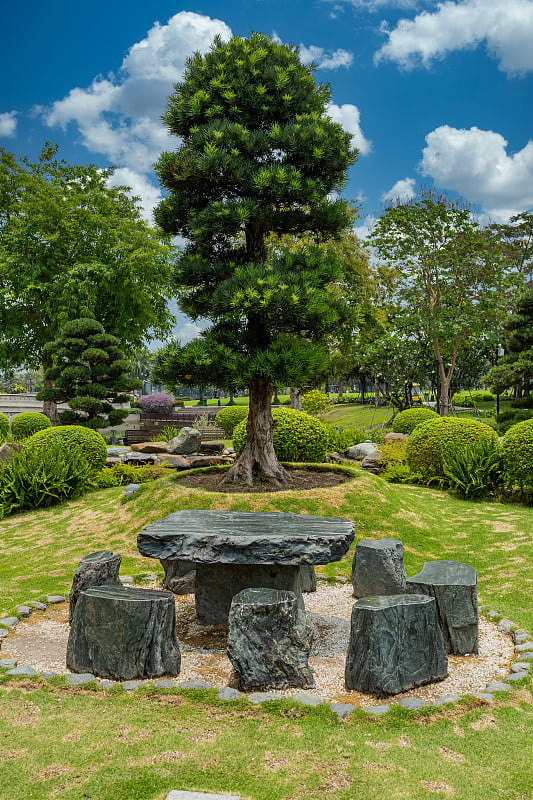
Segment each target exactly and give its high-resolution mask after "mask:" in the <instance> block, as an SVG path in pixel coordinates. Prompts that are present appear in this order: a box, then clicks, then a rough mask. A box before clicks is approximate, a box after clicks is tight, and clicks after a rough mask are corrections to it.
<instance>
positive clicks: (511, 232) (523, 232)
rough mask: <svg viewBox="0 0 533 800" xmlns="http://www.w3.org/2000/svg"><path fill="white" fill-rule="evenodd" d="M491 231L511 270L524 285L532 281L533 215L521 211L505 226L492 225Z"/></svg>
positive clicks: (529, 212)
mask: <svg viewBox="0 0 533 800" xmlns="http://www.w3.org/2000/svg"><path fill="white" fill-rule="evenodd" d="M490 229H491V231H493V232H494V234H495V235H496V236H497V238H498V239H499V241H500V242H501V245H502V248H503V251H504V253H505V256H506V258H507V260H508V261H509V263H510V264H511V265H512V268H513V269H515V270H516V272H517V273H518V275H520V276H521V277H522V278H523V279H524V281H525V282H526V283H529V284H531V282H532V281H533V213H532V212H531V211H522V212H521V213H520V214H516V215H515V216H514V217H511V219H510V221H509V222H508V223H506V224H493V225H491V226H490Z"/></svg>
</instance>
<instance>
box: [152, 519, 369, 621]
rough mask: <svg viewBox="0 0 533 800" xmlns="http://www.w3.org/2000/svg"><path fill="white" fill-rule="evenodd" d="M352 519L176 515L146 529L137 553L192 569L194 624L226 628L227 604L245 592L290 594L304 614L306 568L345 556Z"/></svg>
mask: <svg viewBox="0 0 533 800" xmlns="http://www.w3.org/2000/svg"><path fill="white" fill-rule="evenodd" d="M354 535H355V528H354V524H353V522H352V521H351V520H347V519H339V518H337V517H314V516H311V515H309V514H291V513H285V512H280V513H276V512H257V513H254V512H248V511H204V510H186V511H176V512H175V513H174V514H169V515H168V516H167V517H165V518H164V519H161V520H158V521H157V522H154V523H152V524H151V525H148V526H147V527H146V528H144V529H143V530H142V531H141V532H140V533H139V535H138V537H137V547H138V548H139V551H140V552H141V554H142V555H144V556H148V557H149V558H158V559H167V560H174V559H177V560H181V561H189V562H193V563H194V565H195V567H196V582H195V601H196V617H197V620H198V622H199V623H200V624H201V625H221V624H224V625H225V624H227V620H228V614H229V610H230V606H231V600H232V598H233V596H234V595H236V594H237V593H238V592H240V591H242V590H243V589H247V588H249V587H264V588H268V589H284V590H286V591H289V592H294V593H295V594H296V596H297V598H298V602H299V604H300V606H301V608H303V599H302V594H301V587H300V578H299V571H300V567H301V566H302V565H303V564H329V562H330V561H338V560H339V559H340V558H342V556H343V555H344V554H345V553H346V552H347V551H348V548H349V547H350V544H351V543H352V541H353V538H354Z"/></svg>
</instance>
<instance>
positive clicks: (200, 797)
mask: <svg viewBox="0 0 533 800" xmlns="http://www.w3.org/2000/svg"><path fill="white" fill-rule="evenodd" d="M165 800H241V796H240V795H239V794H206V793H205V792H180V791H175V790H173V791H172V792H169V793H168V794H167V796H166V799H165Z"/></svg>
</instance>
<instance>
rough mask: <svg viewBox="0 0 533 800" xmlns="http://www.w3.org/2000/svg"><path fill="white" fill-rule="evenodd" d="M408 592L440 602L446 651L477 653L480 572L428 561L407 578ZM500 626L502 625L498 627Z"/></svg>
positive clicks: (456, 563)
mask: <svg viewBox="0 0 533 800" xmlns="http://www.w3.org/2000/svg"><path fill="white" fill-rule="evenodd" d="M406 589H407V592H408V593H413V594H427V595H429V596H430V597H434V598H435V600H436V601H437V612H438V616H439V622H440V625H441V628H442V632H443V634H444V641H445V643H446V650H447V652H448V653H454V654H455V655H466V654H467V653H477V652H478V609H477V572H476V570H475V569H474V567H470V566H468V565H467V564H462V563H461V562H459V561H426V563H425V564H424V566H423V567H422V570H421V571H420V572H419V573H418V574H417V575H413V577H412V578H408V579H407V584H406ZM498 627H499V626H498Z"/></svg>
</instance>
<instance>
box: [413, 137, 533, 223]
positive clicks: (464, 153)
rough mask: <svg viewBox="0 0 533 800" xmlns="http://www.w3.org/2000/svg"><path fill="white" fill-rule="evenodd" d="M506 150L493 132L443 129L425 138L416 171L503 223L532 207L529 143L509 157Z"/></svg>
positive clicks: (532, 144) (531, 150)
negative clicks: (476, 205) (418, 169)
mask: <svg viewBox="0 0 533 800" xmlns="http://www.w3.org/2000/svg"><path fill="white" fill-rule="evenodd" d="M507 146H508V143H507V141H506V140H505V139H504V137H503V136H502V135H501V134H499V133H495V132H494V131H483V130H480V129H479V128H475V127H474V128H470V129H469V130H465V129H457V128H451V127H450V126H448V125H443V126H441V127H439V128H436V129H435V130H434V131H432V132H431V133H429V134H428V136H426V147H425V148H424V150H423V153H422V162H421V169H422V172H423V174H424V175H429V176H431V177H432V178H433V180H434V181H435V183H436V184H437V185H438V186H442V187H444V188H446V189H452V190H454V191H456V192H458V193H459V194H461V195H462V196H463V197H465V198H466V199H467V200H469V201H470V202H471V203H476V204H479V205H480V206H481V207H482V208H483V210H484V211H486V212H487V214H489V215H490V216H491V217H493V218H494V219H495V220H505V219H507V218H508V217H509V216H511V214H516V213H519V212H520V211H524V210H526V209H529V208H531V207H532V206H533V141H529V142H528V143H527V145H526V146H525V147H524V148H522V150H520V151H518V152H517V153H514V154H512V155H510V154H508V153H507Z"/></svg>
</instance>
